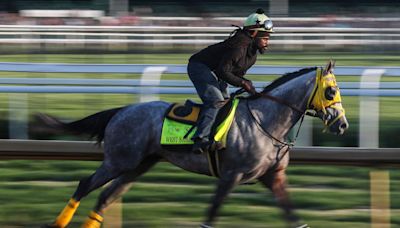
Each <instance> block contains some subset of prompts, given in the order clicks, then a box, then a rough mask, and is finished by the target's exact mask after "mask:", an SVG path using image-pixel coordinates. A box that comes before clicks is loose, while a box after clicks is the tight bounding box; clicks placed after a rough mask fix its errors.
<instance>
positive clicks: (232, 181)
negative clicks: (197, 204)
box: [201, 173, 243, 228]
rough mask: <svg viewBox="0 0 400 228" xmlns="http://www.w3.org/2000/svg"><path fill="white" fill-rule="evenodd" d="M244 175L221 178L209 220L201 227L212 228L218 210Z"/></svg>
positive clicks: (210, 209) (236, 174) (209, 213)
mask: <svg viewBox="0 0 400 228" xmlns="http://www.w3.org/2000/svg"><path fill="white" fill-rule="evenodd" d="M242 176H243V175H242V174H239V173H235V174H233V173H231V174H229V175H224V176H221V177H220V179H219V180H218V185H217V190H216V192H215V195H214V198H213V199H212V204H211V207H210V208H209V209H208V213H207V219H206V221H205V222H204V223H203V224H202V225H201V227H204V228H208V227H212V224H213V223H214V221H215V218H216V216H217V212H218V209H219V208H220V206H221V204H222V202H223V200H224V199H225V198H226V196H228V194H229V193H230V192H231V191H232V189H233V188H234V187H235V186H236V185H237V184H238V183H239V181H240V180H241V178H242Z"/></svg>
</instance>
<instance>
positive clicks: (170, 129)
mask: <svg viewBox="0 0 400 228" xmlns="http://www.w3.org/2000/svg"><path fill="white" fill-rule="evenodd" d="M238 104H239V99H234V100H233V101H232V107H231V109H230V111H229V112H228V115H227V116H226V118H225V119H224V120H223V121H222V122H221V123H220V124H219V125H218V126H217V128H216V131H215V135H214V140H215V141H216V142H220V144H221V145H222V146H223V147H225V146H226V136H227V134H228V131H229V128H230V126H231V125H232V122H233V119H234V117H235V112H236V109H237V106H238ZM179 107H182V105H181V106H179V104H175V106H173V107H172V108H171V109H170V110H174V108H179ZM199 110H200V107H193V108H192V110H191V112H190V113H187V116H188V117H190V119H191V121H187V119H186V120H185V118H184V117H183V118H180V119H178V118H171V115H173V114H172V113H173V112H172V111H169V112H168V113H167V115H166V116H165V118H164V122H163V127H162V133H161V145H190V144H193V140H191V138H192V136H193V135H194V133H195V132H196V129H197V127H196V121H197V117H198V113H199V112H200V111H199ZM193 113H195V114H193ZM168 114H170V115H168ZM193 118H194V119H193Z"/></svg>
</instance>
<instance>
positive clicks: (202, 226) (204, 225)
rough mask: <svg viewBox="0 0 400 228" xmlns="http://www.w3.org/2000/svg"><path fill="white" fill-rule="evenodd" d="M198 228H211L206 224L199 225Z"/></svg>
mask: <svg viewBox="0 0 400 228" xmlns="http://www.w3.org/2000/svg"><path fill="white" fill-rule="evenodd" d="M200 228H213V227H212V226H209V225H206V224H201V225H200Z"/></svg>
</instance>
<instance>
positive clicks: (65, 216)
mask: <svg viewBox="0 0 400 228" xmlns="http://www.w3.org/2000/svg"><path fill="white" fill-rule="evenodd" d="M78 206H79V201H76V200H74V199H72V198H71V199H70V200H69V202H68V204H67V206H65V208H64V210H62V212H61V213H60V215H58V217H57V219H56V221H55V222H54V225H55V226H57V227H61V228H63V227H66V226H67V225H68V223H69V222H70V221H71V219H72V217H73V216H74V213H75V211H76V209H78Z"/></svg>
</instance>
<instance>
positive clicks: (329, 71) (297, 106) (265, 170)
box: [41, 60, 349, 228]
mask: <svg viewBox="0 0 400 228" xmlns="http://www.w3.org/2000/svg"><path fill="white" fill-rule="evenodd" d="M333 68H334V62H333V61H332V60H330V61H328V64H327V65H326V67H325V68H322V67H311V68H304V69H301V70H299V71H296V72H292V73H287V74H285V75H283V76H281V77H279V78H278V79H276V80H274V81H273V82H272V83H271V84H270V85H268V86H266V87H265V88H264V89H263V90H262V92H260V93H258V94H256V95H254V96H248V97H245V98H242V99H241V100H240V102H239V104H238V106H237V110H236V113H235V117H234V120H233V122H232V125H231V127H230V129H229V131H228V134H227V138H226V142H227V143H226V148H225V151H224V153H220V154H219V164H218V166H219V177H218V179H217V188H216V190H215V193H214V195H213V198H212V201H211V205H210V206H209V208H208V210H207V212H206V217H205V219H204V222H203V223H202V224H200V227H203V228H209V227H212V226H213V225H215V222H216V217H217V212H218V210H219V208H220V206H221V205H222V203H223V200H224V199H225V198H226V197H227V196H228V194H229V193H230V192H231V191H232V189H233V188H234V187H235V186H237V185H239V184H243V183H249V182H254V181H259V182H260V183H262V185H263V186H265V187H266V188H267V189H269V190H270V191H272V193H273V196H274V197H275V198H276V199H277V204H278V205H279V207H280V208H281V209H282V210H283V218H284V219H285V220H286V221H287V222H288V224H289V226H290V227H308V226H307V225H306V224H304V223H302V222H301V220H300V218H299V217H298V216H297V215H296V214H295V213H294V209H293V206H292V203H291V201H290V199H289V196H288V192H287V177H286V168H287V166H288V164H289V153H288V151H289V150H290V148H291V147H292V144H291V143H290V142H287V141H285V140H286V139H287V136H288V133H289V131H290V129H291V128H292V127H293V126H294V125H295V124H296V123H297V122H298V121H299V120H302V119H303V117H304V115H305V114H310V113H311V114H310V115H312V116H314V117H317V118H320V119H321V120H322V121H323V123H324V124H325V126H326V129H328V130H329V131H330V132H332V133H334V134H338V135H341V134H343V133H344V131H345V130H346V129H347V128H348V126H349V124H348V122H347V119H346V117H345V110H344V108H343V106H342V103H341V97H340V91H339V88H338V86H337V84H336V79H335V76H334V74H333ZM169 106H170V104H169V103H167V102H164V101H151V102H147V103H138V104H132V105H128V106H125V107H121V108H115V109H110V110H105V111H100V112H98V113H95V114H93V115H90V116H88V117H85V118H83V119H81V120H77V121H74V122H70V123H66V122H62V121H60V120H59V119H57V118H55V117H52V116H49V115H46V114H42V116H41V119H42V121H44V123H45V124H47V125H48V126H51V127H53V128H58V129H62V130H65V131H68V132H76V133H88V134H91V135H92V136H93V137H97V142H102V141H103V140H104V159H103V161H102V163H101V165H100V166H99V167H98V168H97V170H96V171H95V172H94V173H93V174H92V175H90V176H88V177H86V178H83V179H82V180H80V182H79V185H78V187H77V188H76V191H75V192H74V193H73V195H72V197H71V198H70V200H69V202H68V204H67V206H65V208H64V210H62V212H61V213H60V214H59V216H58V217H57V218H56V219H55V221H54V222H53V223H51V224H46V225H43V226H44V227H66V226H67V225H68V224H69V222H70V221H71V219H72V217H73V215H74V213H75V211H76V209H77V208H78V206H79V203H80V201H81V200H82V199H83V198H84V197H85V196H87V195H88V194H89V193H90V192H92V191H94V190H96V189H98V188H99V187H101V186H103V185H105V184H106V183H108V182H110V181H112V182H111V184H110V185H108V186H107V187H106V188H105V189H104V190H103V191H102V192H101V194H100V195H99V197H98V200H97V203H96V205H95V206H94V208H93V210H92V211H91V212H90V214H89V216H88V218H87V220H86V221H85V222H84V224H83V227H86V228H92V227H101V224H102V221H103V215H104V210H105V209H106V208H107V206H109V205H110V204H111V203H112V202H113V201H114V200H116V199H117V198H118V197H120V196H121V195H122V194H123V193H124V192H126V191H127V190H128V189H129V187H130V185H131V183H132V182H134V181H135V180H136V179H137V178H138V177H139V176H141V175H142V174H144V173H146V172H147V171H148V170H149V169H150V168H151V167H152V166H154V165H155V164H156V163H157V162H159V161H160V160H165V161H168V162H170V163H172V164H173V165H176V166H178V167H180V168H182V169H184V170H186V171H189V172H193V173H198V174H203V175H209V176H211V172H210V169H209V164H208V162H209V161H208V159H207V156H206V155H205V154H194V153H190V152H189V151H188V152H187V153H182V152H176V151H169V150H165V149H164V148H163V147H162V146H161V145H160V143H159V141H160V134H161V128H162V124H163V118H164V114H165V112H166V110H167V109H168V107H169Z"/></svg>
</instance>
